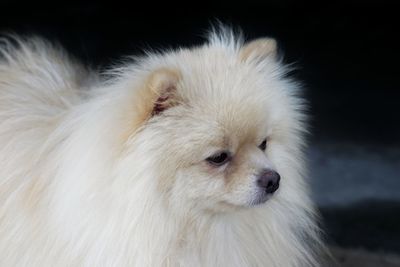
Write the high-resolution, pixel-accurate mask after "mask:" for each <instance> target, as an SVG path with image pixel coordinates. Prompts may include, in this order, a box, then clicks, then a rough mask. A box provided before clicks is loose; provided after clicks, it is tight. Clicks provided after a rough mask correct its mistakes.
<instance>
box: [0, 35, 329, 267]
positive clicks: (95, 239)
mask: <svg viewBox="0 0 400 267" xmlns="http://www.w3.org/2000/svg"><path fill="white" fill-rule="evenodd" d="M242 47H243V41H241V38H237V37H235V36H234V34H232V32H230V31H229V30H222V31H215V32H213V33H211V34H210V37H209V41H208V43H207V44H205V45H204V46H203V47H200V48H195V49H194V51H197V52H191V50H185V49H183V50H178V51H171V52H168V53H166V54H161V53H160V54H154V53H150V54H149V55H147V56H146V57H143V58H139V59H136V60H135V61H134V62H130V63H127V64H126V65H125V66H123V67H119V68H115V69H112V70H110V71H109V73H111V74H112V76H113V78H111V79H107V80H104V79H102V78H100V76H99V75H98V74H97V73H95V72H94V71H92V70H90V69H87V68H85V67H83V66H81V65H80V64H79V63H78V62H77V61H75V60H73V59H71V58H70V57H68V56H67V55H66V53H65V52H63V50H62V49H60V48H58V47H57V46H54V45H51V44H49V43H47V42H44V41H43V40H40V39H37V38H33V39H24V38H17V37H13V38H4V39H2V40H1V48H0V57H1V61H0V266H7V267H8V266H140V267H143V266H231V267H234V266H238V267H239V266H241V267H243V266H279V267H283V266H319V259H318V252H319V249H320V248H321V247H322V244H321V242H320V237H319V230H318V227H317V226H316V223H315V212H314V208H313V204H312V203H311V201H310V200H309V197H308V189H307V183H306V182H305V178H304V177H305V176H306V171H305V168H304V159H303V155H302V148H303V145H304V142H303V139H304V138H303V135H304V127H305V126H304V120H305V116H304V114H303V102H302V100H300V98H299V97H298V96H297V94H298V88H297V86H296V85H295V83H293V82H291V81H288V80H287V79H286V78H284V72H285V69H284V67H283V66H282V64H281V63H279V62H272V60H271V59H265V60H259V61H257V62H254V63H252V64H253V65H252V69H249V72H248V73H243V74H241V73H242V72H239V73H238V74H237V75H243V77H252V75H253V74H252V71H253V72H254V70H256V71H261V72H265V73H267V74H266V75H267V76H268V77H270V78H268V79H269V81H270V84H267V85H266V87H273V86H274V84H279V86H278V89H276V92H275V91H271V92H268V94H269V95H268V97H272V98H274V103H271V105H272V107H271V109H272V110H277V112H278V111H279V112H280V113H285V115H283V119H280V121H279V125H278V130H277V132H278V133H277V135H279V137H278V138H281V139H282V140H283V141H282V143H284V144H285V146H283V145H281V147H279V146H280V145H279V144H278V143H277V144H276V147H277V149H276V150H275V152H271V158H272V161H273V162H274V163H275V165H276V166H277V168H278V170H280V173H281V176H282V177H283V179H286V181H287V182H285V181H283V182H282V183H286V184H283V185H282V186H285V189H284V190H283V189H282V191H280V192H279V194H278V195H277V197H276V199H275V198H274V197H272V199H271V200H269V201H267V202H266V203H265V204H263V205H258V206H255V207H251V208H244V209H237V210H234V211H227V212H209V213H207V212H203V211H202V210H201V209H200V208H198V207H197V205H200V204H198V203H197V204H193V205H189V204H188V203H187V202H186V201H183V200H182V199H181V198H180V194H182V192H181V190H180V188H186V187H185V185H180V184H179V183H178V182H176V181H174V182H173V186H170V187H168V190H167V189H166V190H165V191H162V192H161V193H160V184H159V180H157V179H156V178H157V177H158V176H160V174H162V175H164V176H168V177H173V176H174V175H177V168H178V167H177V165H178V163H174V162H176V161H178V160H175V159H174V155H175V154H177V153H180V152H181V151H182V150H183V151H184V153H187V154H188V155H189V154H191V153H193V152H191V148H190V146H185V143H184V142H181V143H180V144H179V142H174V141H171V142H169V141H168V140H169V139H168V138H169V137H164V134H161V133H164V132H163V131H166V130H165V129H170V128H171V129H172V128H173V127H179V125H176V124H179V123H181V122H180V121H179V120H178V121H168V119H165V120H163V119H162V117H160V118H154V119H152V120H151V122H144V123H141V122H142V120H143V118H142V119H141V118H136V117H135V118H133V117H134V116H135V114H133V113H134V112H135V107H134V105H136V104H137V105H141V103H136V102H135V98H134V97H133V96H132V94H133V93H132V92H135V90H140V89H138V88H140V87H141V86H142V84H143V83H145V80H146V77H147V76H148V75H149V73H151V72H152V71H153V70H154V69H157V68H158V67H159V66H161V67H172V68H175V69H176V68H177V69H180V70H182V76H185V77H186V79H187V80H186V82H187V83H189V81H190V83H191V84H199V81H196V77H197V76H195V75H193V76H191V73H190V70H191V69H194V68H195V67H192V64H194V63H192V62H193V61H196V60H197V61H201V62H203V63H198V64H204V68H199V69H203V70H202V71H203V72H207V73H209V74H208V75H209V77H212V78H211V79H217V80H218V81H219V82H220V84H228V83H229V81H227V80H224V81H222V80H221V79H223V78H221V77H220V76H218V77H214V76H216V75H218V73H219V69H223V68H224V65H225V66H229V64H231V63H230V62H231V61H233V58H237V56H238V54H239V50H240V49H241V48H242ZM196 49H197V50H196ZM193 53H198V54H199V55H200V56H197V55H193ZM198 58H201V59H198ZM210 62H211V63H210ZM196 64H197V63H196ZM207 64H211V65H212V66H213V67H210V65H207ZM213 68H215V69H213ZM227 68H228V67H227ZM249 79H250V78H249ZM201 82H204V84H203V86H202V89H201V90H202V91H201V92H202V94H204V95H207V96H206V97H199V96H198V90H199V89H198V88H193V86H187V87H185V88H192V89H188V90H189V91H187V92H186V93H185V97H184V98H182V99H193V101H197V102H201V101H203V100H202V99H203V98H204V99H210V98H212V99H222V100H223V99H225V98H226V99H227V96H225V95H224V93H223V92H222V93H218V92H215V90H214V89H213V88H211V87H212V86H211V85H210V86H209V87H207V82H206V81H201ZM210 83H212V80H211V82H210ZM183 86H184V85H183ZM230 87H231V88H236V85H235V84H232V85H230ZM190 90H192V91H190ZM196 90H197V91H196ZM232 90H233V91H232V92H230V93H228V94H229V95H233V96H232V97H234V96H235V95H241V94H242V95H243V94H244V93H243V92H241V91H240V90H239V89H232ZM215 94H217V97H215ZM249 97H250V98H254V99H251V101H254V103H256V102H255V101H259V99H257V98H259V95H256V93H255V94H254V95H252V96H249ZM180 101H181V102H182V101H185V100H180ZM188 101H189V100H188ZM191 101H192V100H191ZM204 101H205V102H204V103H203V104H204V105H209V102H206V100H204ZM197 102H196V103H197ZM232 105H234V104H232ZM228 106H229V104H228V105H227V107H228ZM282 106H285V109H284V110H282ZM179 108H180V107H177V108H176V110H178V109H179ZM182 108H183V107H182ZM241 108H243V109H244V111H245V109H246V107H241ZM228 109H229V107H228ZM171 112H172V111H171ZM279 112H278V113H279ZM196 114H197V113H194V115H193V118H192V121H193V120H194V121H195V120H201V118H199V117H196V116H197V115H196ZM199 114H200V113H199ZM131 116H133V117H131ZM166 116H167V115H166ZM188 116H189V115H188ZM271 116H272V115H271ZM277 116H281V115H279V114H278V115H277ZM171 117H172V115H171ZM135 120H136V121H135ZM146 120H147V119H146ZM243 123H245V122H243ZM171 124H175V125H172V126H171ZM193 125H194V126H193V127H196V126H195V124H193ZM243 125H244V124H243ZM182 129H186V128H182ZM171 131H172V130H171ZM195 131H196V129H195V128H191V129H190V131H189V129H188V132H187V133H182V135H191V134H193V132H195ZM174 134H175V133H174ZM174 134H172V133H171V136H174ZM160 135H161V136H160ZM164 138H165V139H164ZM199 138H202V137H201V136H200V137H199ZM166 140H167V141H166ZM182 153H183V152H182ZM160 154H162V156H160ZM167 174H168V175H167ZM285 177H286V178H285ZM163 179H164V178H163ZM168 179H169V178H168ZM168 179H167V178H165V180H163V181H164V182H165V183H168V181H169V180H168ZM171 179H172V178H171ZM171 183H172V182H171ZM163 186H165V188H166V187H167V185H161V188H164V187H163ZM161 190H162V189H161ZM185 190H186V189H185ZM164 193H165V194H164ZM194 193H196V194H197V192H194ZM162 195H163V196H166V197H162ZM165 199H168V201H167V202H166V201H165Z"/></svg>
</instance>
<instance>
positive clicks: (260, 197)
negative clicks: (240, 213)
mask: <svg viewBox="0 0 400 267" xmlns="http://www.w3.org/2000/svg"><path fill="white" fill-rule="evenodd" d="M275 191H276V190H275ZM275 191H274V192H275ZM274 192H272V193H270V192H266V191H264V190H263V191H260V192H259V193H258V194H257V196H256V197H255V199H254V200H253V201H252V202H251V203H250V206H257V205H261V204H264V203H265V202H267V201H268V200H270V199H271V198H273V197H274V195H275V194H276V193H274Z"/></svg>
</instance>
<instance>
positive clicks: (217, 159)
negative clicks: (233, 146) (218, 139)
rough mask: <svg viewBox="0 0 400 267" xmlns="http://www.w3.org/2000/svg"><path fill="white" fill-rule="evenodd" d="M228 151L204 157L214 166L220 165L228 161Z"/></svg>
mask: <svg viewBox="0 0 400 267" xmlns="http://www.w3.org/2000/svg"><path fill="white" fill-rule="evenodd" d="M229 158H230V157H229V152H225V151H224V152H219V153H217V154H215V155H213V156H211V157H208V158H206V160H207V162H208V163H210V164H212V165H214V166H222V165H224V164H225V163H226V162H228V161H229Z"/></svg>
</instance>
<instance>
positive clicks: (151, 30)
mask: <svg viewBox="0 0 400 267" xmlns="http://www.w3.org/2000/svg"><path fill="white" fill-rule="evenodd" d="M231 2H232V3H229V2H218V3H215V2H214V3H213V4H207V3H205V2H197V1H195V2H190V3H189V2H187V3H186V4H185V5H173V4H171V3H165V4H159V3H155V2H149V3H140V5H139V4H137V5H135V4H133V3H132V4H130V5H123V4H121V3H118V2H117V1H110V2H108V3H107V4H105V3H104V4H101V3H96V2H94V1H85V2H80V3H72V2H67V1H64V2H62V1H57V2H56V1H53V2H51V3H46V4H45V3H43V4H41V3H39V2H35V3H32V2H31V4H28V5H26V4H22V2H19V1H4V0H3V1H1V2H0V10H1V11H2V12H1V13H2V15H1V16H0V32H2V33H3V32H14V33H18V34H36V35H41V36H44V37H46V38H48V39H50V40H53V41H58V42H59V43H61V44H62V45H63V46H64V47H65V48H66V49H67V50H68V51H69V52H70V53H71V54H73V55H75V56H76V57H78V58H80V59H81V60H83V61H84V62H86V63H87V64H90V65H92V66H94V67H96V68H99V69H102V68H104V67H107V66H109V64H111V63H113V62H116V61H117V60H118V59H120V58H121V57H122V56H125V55H132V54H135V55H138V54H142V49H146V48H149V47H151V48H156V49H162V48H175V47H178V46H191V45H196V44H199V43H201V42H202V41H203V36H204V33H205V30H207V29H209V28H210V25H211V23H212V22H215V21H216V20H217V19H218V20H220V21H222V22H224V23H227V24H229V25H233V26H234V27H241V28H242V29H243V31H244V33H245V35H246V37H247V38H249V39H252V38H256V37H260V36H272V37H274V38H276V39H277V40H278V42H279V45H280V48H281V50H282V52H283V54H284V58H285V62H287V63H295V65H296V66H297V69H296V70H295V71H294V72H293V73H292V74H291V76H293V77H295V78H297V79H298V80H300V81H301V82H302V83H303V84H304V87H305V97H306V98H307V99H308V100H309V103H310V114H311V125H312V131H311V132H312V135H311V137H310V146H309V149H308V151H307V153H308V154H309V159H310V175H311V177H310V179H311V184H312V189H313V195H314V198H315V201H316V203H317V205H318V206H319V208H320V211H321V216H322V218H323V223H322V228H323V229H324V230H325V233H326V239H327V241H328V243H329V244H330V245H331V247H332V250H333V253H334V255H335V256H336V258H337V261H338V263H339V266H400V260H399V258H400V257H399V256H397V255H400V119H399V117H400V88H399V79H400V75H399V74H400V73H399V72H400V68H399V62H400V52H399V51H400V46H399V41H398V40H399V38H398V35H399V29H400V28H399V25H400V23H399V18H398V17H399V15H398V14H399V12H398V11H399V10H398V9H397V8H396V6H395V5H394V3H390V2H385V1H344V0H339V1H327V3H325V4H323V3H321V2H323V1H319V2H318V3H316V2H315V3H313V2H301V1H294V0H280V1H278V0H275V1H255V0H247V1H245V2H242V3H239V2H238V3H233V2H234V1H231Z"/></svg>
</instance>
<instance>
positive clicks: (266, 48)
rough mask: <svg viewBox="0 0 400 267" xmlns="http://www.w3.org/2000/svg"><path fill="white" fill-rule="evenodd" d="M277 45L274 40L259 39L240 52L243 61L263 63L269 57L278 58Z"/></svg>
mask: <svg viewBox="0 0 400 267" xmlns="http://www.w3.org/2000/svg"><path fill="white" fill-rule="evenodd" d="M277 51H278V49H277V44H276V41H275V39H273V38H259V39H255V40H253V41H251V42H249V43H247V44H245V45H244V46H243V47H242V48H241V50H240V58H241V60H243V61H249V60H250V61H251V60H256V61H262V60H264V59H265V58H267V57H270V58H273V59H276V58H277Z"/></svg>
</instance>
